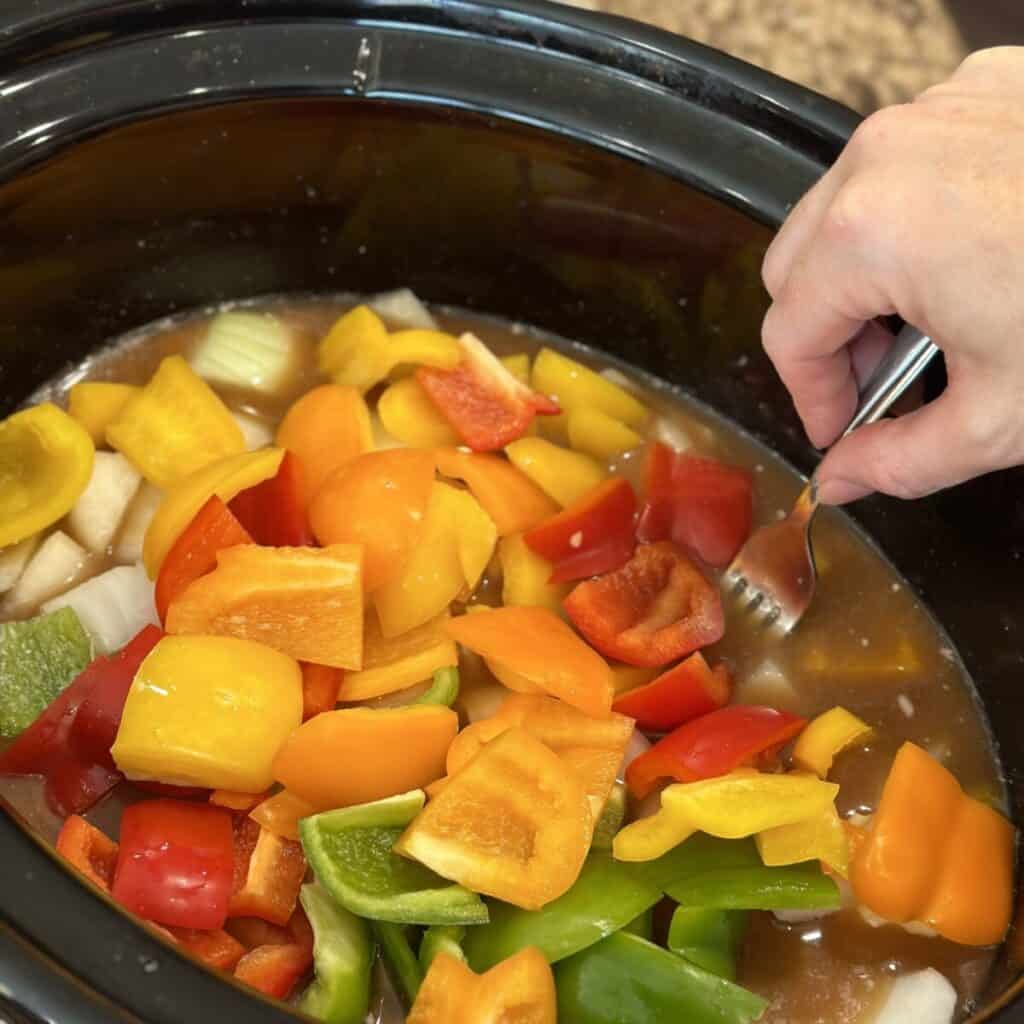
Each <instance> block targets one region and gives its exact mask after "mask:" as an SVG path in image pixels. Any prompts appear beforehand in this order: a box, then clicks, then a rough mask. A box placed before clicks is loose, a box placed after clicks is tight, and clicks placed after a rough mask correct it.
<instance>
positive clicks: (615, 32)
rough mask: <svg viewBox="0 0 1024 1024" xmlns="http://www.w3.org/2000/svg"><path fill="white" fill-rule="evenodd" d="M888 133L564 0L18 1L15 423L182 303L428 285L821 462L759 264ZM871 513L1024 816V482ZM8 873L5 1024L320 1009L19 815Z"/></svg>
mask: <svg viewBox="0 0 1024 1024" xmlns="http://www.w3.org/2000/svg"><path fill="white" fill-rule="evenodd" d="M855 124H856V118H855V116H854V115H853V114H851V113H850V112H848V111H846V110H844V109H843V108H841V107H839V106H837V105H835V104H833V103H831V102H829V101H827V100H825V99H823V98H821V97H819V96H816V95H814V94H813V93H810V92H807V91H806V90H803V89H801V88H799V87H797V86H795V85H792V84H789V83H787V82H783V81H781V80H779V79H777V78H774V77H773V76H771V75H768V74H766V73H764V72H761V71H759V70H757V69H755V68H752V67H749V66H747V65H744V64H742V63H739V62H737V61H735V60H732V59H730V58H728V57H725V56H723V55H721V54H718V53H716V52H714V51H711V50H708V49H706V48H704V47H701V46H698V45H696V44H694V43H690V42H687V41H686V40H683V39H679V38H676V37H673V36H670V35H667V34H665V33H662V32H658V31H656V30H654V29H649V28H645V27H642V26H640V25H637V24H633V23H630V22H626V21H621V20H618V19H613V18H608V17H603V16H598V15H593V14H589V13H586V12H582V11H577V10H575V9H572V8H567V7H562V6H559V5H555V4H550V3H544V2H540V0H508V2H506V3H503V4H502V5H501V6H498V5H497V4H495V3H491V2H489V0H390V2H388V0H162V2H159V3H157V2H155V0H106V2H104V0H31V2H29V0H0V415H6V414H7V413H8V412H9V411H11V410H12V409H13V408H14V407H15V406H17V405H18V403H19V402H21V401H23V400H24V398H25V397H26V396H27V395H28V394H30V393H31V392H32V390H33V389H34V388H35V387H36V386H38V385H39V384H40V383H41V382H42V381H44V380H45V379H46V378H48V377H50V376H51V375H53V374H54V373H56V372H58V371H60V370H61V369H63V368H66V367H67V366H68V365H71V364H74V363H77V362H78V361H79V360H81V359H82V358H83V357H84V356H86V355H87V354H88V353H89V352H90V351H91V350H92V349H94V348H95V347H96V346H98V345H99V344H101V343H102V342H103V341H104V340H105V339H107V338H109V337H110V336H112V335H115V334H119V333H121V332H123V331H124V330H126V329H128V328H130V327H133V326H137V325H140V324H143V323H146V322H147V321H150V320H152V319H155V318H157V317H160V316H164V315H166V314H168V313H173V312H176V311H180V310H185V309H189V308H192V307H196V306H202V305H207V304H209V303H212V302H216V301H220V300H224V299H234V298H244V297H247V296H254V295H261V294H267V293H277V292H309V291H313V292H324V291H338V290H345V291H367V292H370V291H380V290H384V289H387V288H393V287H396V286H398V285H409V286H410V287H412V288H413V289H415V291H416V292H418V293H419V294H420V295H421V296H422V297H424V298H425V299H427V300H429V301H434V302H442V303H453V304H457V305H460V306H466V307H472V308H477V309H479V310H481V311H486V312H490V313H495V314H499V315H503V316H507V317H511V318H514V319H517V320H522V321H526V322H529V323H533V324H536V325H538V326H540V327H542V328H545V329H548V330H552V331H556V332H559V333H562V334H564V335H567V336H569V337H573V338H578V339H580V340H582V341H586V342H588V343H590V344H592V345H594V346H596V347H598V348H600V349H603V350H606V351H608V352H611V353H613V354H615V355H618V356H621V357H623V358H625V359H627V360H629V361H630V362H633V363H635V364H636V365H638V366H640V367H643V368H644V369H647V370H649V371H652V372H654V373H656V374H658V375H660V376H661V377H663V378H665V379H666V380H669V381H671V382H673V383H676V384H678V385H680V386H681V387H683V388H684V389H686V390H688V391H691V392H693V393H695V394H697V395H698V396H699V397H700V398H702V399H704V400H705V401H707V402H709V403H710V404H712V405H713V406H715V407H716V408H717V409H719V410H720V411H722V412H723V413H725V414H726V415H728V416H730V417H732V418H733V419H735V420H736V421H737V422H739V423H740V424H741V425H742V426H744V427H745V428H747V429H748V430H750V431H752V432H753V433H754V434H755V435H756V436H758V437H759V438H761V439H762V440H764V441H766V442H767V443H769V444H770V445H771V446H772V447H774V448H776V449H777V450H779V451H780V452H782V454H783V455H785V456H786V457H787V458H789V459H790V460H791V461H792V462H793V463H795V464H796V465H797V466H798V467H799V468H800V469H802V470H804V471H807V470H809V469H810V468H811V467H812V466H813V463H814V458H815V455H814V453H813V452H812V451H811V449H810V448H809V447H808V446H807V443H806V441H805V440H804V437H803V433H802V431H801V430H800V428H799V425H798V422H797V420H796V418H795V415H794V413H793V411H792V408H791V405H790V402H789V400H788V398H787V396H786V395H785V393H784V392H783V391H782V389H781V386H780V385H779V383H778V382H777V380H776V379H775V377H774V375H773V373H772V371H771V369H770V367H769V366H768V364H767V362H766V360H765V358H764V356H763V355H762V353H761V351H760V346H759V320H760V316H761V314H762V312H763V309H764V301H765V298H764V295H763V292H762V291H761V288H760V281H759V266H760V258H761V254H762V253H763V251H764V248H765V246H766V244H767V242H768V240H769V238H770V236H771V231H772V229H773V228H774V227H775V226H777V225H778V223H779V222H780V221H781V220H782V218H783V217H784V216H785V213H786V211H787V210H788V209H789V208H790V207H791V206H792V204H793V203H794V202H795V201H796V200H797V199H798V198H799V196H800V195H801V194H802V193H803V192H804V191H805V190H806V189H807V188H808V187H809V186H810V184H811V183H812V182H813V181H814V180H815V179H816V178H817V177H818V176H819V175H820V174H821V173H822V172H823V170H824V169H825V168H826V167H827V166H828V164H829V163H830V162H831V161H832V160H833V159H834V158H835V157H836V155H837V154H838V152H839V151H840V149H841V148H842V145H843V142H844V140H845V139H846V138H847V136H848V135H849V133H850V132H851V131H852V129H853V128H854V126H855ZM712 276H713V279H714V286H713V287H708V286H707V285H708V280H709V278H710V277H712ZM854 514H855V516H856V517H857V518H858V519H859V520H860V521H861V523H862V524H863V525H864V526H865V527H866V528H867V530H868V531H869V532H870V533H871V535H872V536H873V537H874V538H875V539H876V540H877V541H878V542H879V544H880V545H881V546H882V548H883V549H884V550H885V552H886V553H887V554H888V555H889V556H890V557H891V558H892V560H893V561H894V563H895V564H896V566H897V567H898V568H899V569H900V570H901V571H902V572H903V573H904V574H905V575H906V576H907V578H908V579H909V580H910V581H911V582H912V583H913V584H914V586H915V587H916V588H917V589H918V590H919V591H920V593H921V595H922V597H923V599H924V600H925V601H926V603H927V604H928V605H929V606H930V607H931V608H932V609H933V610H934V612H935V614H936V615H937V617H938V619H939V620H940V621H941V622H942V623H943V624H944V626H945V627H946V628H947V629H948V631H949V633H950V636H951V637H952V639H953V641H954V642H955V644H956V645H957V647H958V649H959V650H960V652H961V654H962V655H963V658H964V660H965V662H966V664H967V667H968V669H969V671H970V672H971V674H972V676H973V678H974V679H975V681H976V682H977V685H978V688H979V691H980V694H981V697H982V699H983V701H984V703H985V706H986V709H987V711H988V714H989V717H990V720H991V722H992V725H993V728H994V731H995V735H996V739H997V742H998V744H999V750H1000V754H1001V756H1002V759H1003V763H1004V765H1005V768H1006V771H1007V775H1008V778H1009V783H1010V788H1011V794H1012V799H1013V802H1014V803H1013V806H1014V809H1015V814H1016V817H1017V820H1018V822H1019V821H1020V820H1021V819H1022V817H1024V815H1022V810H1024V728H1022V727H1021V725H1020V721H1021V717H1022V716H1024V698H1022V693H1024V690H1022V689H1021V685H1020V676H1021V662H1022V657H1021V651H1022V648H1024V645H1022V637H1021V624H1020V623H1021V616H1020V614H1019V612H1020V609H1021V607H1022V603H1021V597H1020V587H1019V585H1018V580H1019V578H1020V572H1019V569H1018V568H1017V566H1018V564H1019V563H1018V562H1017V558H1018V557H1019V555H1020V552H1021V548H1020V545H1021V543H1022V538H1024V480H1022V478H1021V475H1020V473H1018V472H1011V473H1004V474H1000V475H997V476H994V477H991V478H989V479H987V480H984V481H981V482H978V483H975V484H972V485H969V486H966V487H962V488H958V489H957V490H955V491H953V492H949V493H947V494H945V495H942V496H938V497H935V498H931V499H928V500H926V501H922V502H915V503H913V504H900V503H898V502H894V501H890V500H884V499H872V500H870V501H866V502H862V503H859V504H858V506H857V507H856V508H855V510H854ZM0 866H2V870H0V1019H2V1020H10V1021H14V1022H18V1024H21V1022H37V1021H52V1022H58V1024H100V1022H103V1024H107V1022H110V1021H144V1022H146V1024H181V1022H182V1021H189V1022H190V1024H204V1022H222V1021H234V1020H243V1019H244V1020H246V1021H248V1022H250V1024H265V1022H267V1024H269V1022H271V1021H282V1020H285V1019H288V1015H287V1011H285V1010H284V1009H282V1008H281V1007H280V1006H279V1005H276V1004H274V1003H272V1002H269V1001H266V1000H262V999H260V998H259V997H256V996H252V995H249V994H247V993H246V992H245V991H243V990H242V989H241V988H238V987H235V986H234V985H233V984H232V983H231V982H228V981H225V980H224V979H222V978H220V977H215V976H214V975H212V974H209V973H207V972H206V971H204V970H203V969H202V968H200V967H197V966H196V965H194V964H193V963H191V962H190V961H188V960H186V959H184V958H182V957H180V956H178V955H177V954H176V953H174V952H173V951H172V950H170V949H169V948H167V947H165V946H163V945H162V944H161V943H159V942H158V941H157V940H156V939H154V938H152V937H151V936H150V935H149V934H148V933H147V932H145V931H143V930H142V929H141V928H139V927H138V926H137V925H135V924H134V923H133V922H132V921H131V920H129V918H127V917H126V916H124V915H123V914H122V913H121V912H120V911H118V910H117V909H116V908H115V907H114V906H113V905H112V904H110V903H108V902H106V901H105V900H103V899H102V898H101V897H100V896H98V895H96V894H94V893H93V892H92V891H90V890H89V889H87V888H86V887H85V886H83V885H81V884H80V883H79V882H78V881H77V879H76V878H74V877H73V876H72V875H71V874H70V873H69V872H68V871H67V870H66V869H65V868H64V867H62V866H61V864H60V863H59V862H58V860H57V859H56V858H55V856H54V855H53V854H52V853H51V852H50V851H49V850H48V849H46V848H45V847H43V846H42V845H41V844H40V843H38V842H37V841H36V840H35V839H34V838H33V837H32V836H31V835H30V834H29V833H28V832H27V831H25V830H24V829H23V828H22V827H21V826H20V825H19V824H18V822H17V821H16V820H15V819H14V817H13V815H11V814H10V813H8V812H6V811H4V810H2V809H0ZM1020 991H1021V982H1020V979H1019V978H1017V977H1016V976H1015V974H1014V972H1013V971H1012V970H1011V968H1010V967H1009V966H1008V965H1006V964H1002V965H1000V966H999V967H998V968H997V970H996V973H995V975H994V976H993V979H992V982H991V985H990V988H989V992H988V995H987V997H986V1000H987V1002H986V1006H985V1008H984V1009H983V1010H982V1011H981V1013H980V1014H979V1016H978V1018H977V1019H979V1020H981V1019H986V1017H989V1019H998V1020H999V1021H1000V1022H1003V1024H1009V1022H1014V1021H1017V1022H1022V1024H1024V1005H1022V1004H1021V1002H1020Z"/></svg>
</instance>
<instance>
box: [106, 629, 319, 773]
mask: <svg viewBox="0 0 1024 1024" xmlns="http://www.w3.org/2000/svg"><path fill="white" fill-rule="evenodd" d="M301 722H302V672H301V671H300V669H299V665H298V663H297V662H296V661H295V660H294V659H292V658H289V657H288V656H287V655H286V654H281V653H280V652H279V651H275V650H273V649H272V648H270V647H265V646H264V645H263V644H257V643H252V642H251V641H248V640H237V639H235V638H234V637H223V636H169V637H164V639H162V640H161V641H160V642H159V643H158V644H157V645H156V646H155V647H154V648H153V650H152V651H151V652H150V653H149V655H148V656H147V657H146V659H145V661H143V663H142V664H141V665H140V666H139V671H138V672H137V673H136V676H135V680H134V682H133V683H132V685H131V689H130V690H129V691H128V699H127V700H126V701H125V705H124V714H123V716H122V718H121V725H120V727H119V728H118V730H117V739H116V740H115V741H114V746H113V748H112V749H111V754H112V755H113V757H114V763H115V764H116V765H117V767H118V768H119V769H120V770H121V771H122V772H124V773H125V775H126V776H128V778H130V779H145V780H156V781H158V782H167V783H171V784H173V785H181V786H203V787H206V788H209V789H232V790H237V791H239V792H244V793H259V792H262V791H263V790H265V789H267V788H268V787H269V786H270V784H271V783H272V782H273V781H274V776H273V772H272V771H271V765H272V763H273V760H274V756H275V755H276V754H277V751H278V749H279V748H280V747H281V745H282V744H283V743H284V741H285V740H286V739H287V738H288V736H289V735H290V734H291V733H292V732H293V731H294V730H295V729H297V728H298V727H299V725H300V724H301Z"/></svg>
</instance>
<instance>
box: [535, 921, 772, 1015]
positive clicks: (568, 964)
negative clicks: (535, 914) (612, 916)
mask: <svg viewBox="0 0 1024 1024" xmlns="http://www.w3.org/2000/svg"><path fill="white" fill-rule="evenodd" d="M555 984H556V985H557V987H558V1021H559V1024H651V1022H653V1021H666V1022H668V1021H685V1022H686V1024H750V1022H751V1021H755V1020H757V1018H758V1017H760V1016H761V1014H762V1013H764V1011H765V1009H766V1007H767V1006H768V1003H767V1002H766V1001H765V1000H764V999H762V998H761V997H760V996H757V995H754V993H753V992H748V991H747V990H746V989H743V988H740V987H739V986H738V985H734V984H733V983H732V982H731V981H726V980H725V979H724V978H716V977H715V976H714V975H713V974H709V973H708V972H707V971H703V970H701V969H700V968H699V967H695V966H694V965H693V964H691V963H687V961H686V960H684V959H683V958H682V957H680V956H676V955H675V953H670V952H668V950H665V949H662V948H661V947H660V946H656V945H654V943H653V942H648V941H647V940H646V939H641V938H640V937H639V936H637V935H631V934H629V933H628V932H616V933H615V934H614V935H609V936H608V938H606V939H603V940H602V941H601V942H599V943H597V944H596V945H593V946H591V947H590V948H589V949H585V950H583V952H582V953H577V954H576V955H575V956H573V957H570V958H569V959H568V960H564V961H563V962H562V963H560V964H559V965H558V966H557V967H556V968H555Z"/></svg>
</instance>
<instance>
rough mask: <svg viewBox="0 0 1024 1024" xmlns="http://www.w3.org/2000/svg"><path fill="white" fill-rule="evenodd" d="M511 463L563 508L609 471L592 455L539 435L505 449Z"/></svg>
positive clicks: (581, 496)
mask: <svg viewBox="0 0 1024 1024" xmlns="http://www.w3.org/2000/svg"><path fill="white" fill-rule="evenodd" d="M505 451H506V453H507V455H508V457H509V459H510V460H511V462H512V465H513V466H515V467H516V468H517V469H519V470H521V471H522V472H523V473H525V474H526V476H528V477H529V478H530V479H531V480H532V481H533V482H534V483H535V484H536V485H537V486H538V487H539V488H540V489H541V490H542V491H543V492H544V493H545V494H546V495H548V497H550V498H552V499H553V500H554V501H556V502H557V503H558V504H559V505H561V506H562V508H566V507H567V506H569V505H572V504H574V503H575V502H577V501H581V500H582V499H583V498H584V497H586V495H587V494H589V493H590V492H591V491H593V489H594V488H595V487H597V485H598V484H600V483H601V482H602V481H603V480H604V479H605V477H607V476H608V473H607V472H606V470H605V469H604V467H603V466H602V465H601V464H600V463H599V462H597V461H595V460H594V459H592V458H591V457H590V456H589V455H581V454H580V453H579V452H571V451H569V449H568V448H560V447H559V446H558V445H556V444H552V443H551V442H550V441H545V440H544V439H543V438H540V437H524V438H522V439H521V440H519V441H513V442H512V444H510V445H508V446H507V447H506V449H505Z"/></svg>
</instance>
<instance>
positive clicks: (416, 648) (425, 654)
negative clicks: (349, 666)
mask: <svg viewBox="0 0 1024 1024" xmlns="http://www.w3.org/2000/svg"><path fill="white" fill-rule="evenodd" d="M449 618H450V616H449V614H448V612H447V610H445V611H444V612H442V613H441V614H440V615H439V616H438V617H437V618H436V619H431V620H430V621H429V622H425V623H424V624H423V625H422V626H418V627H417V628H416V629H410V630H409V631H408V632H407V633H403V634H402V635H401V636H397V637H392V638H391V639H388V638H387V637H385V636H384V635H383V633H381V630H380V622H379V621H378V619H377V616H376V615H367V616H366V625H365V627H364V630H363V669H362V671H361V672H347V673H346V674H345V679H344V681H343V682H342V684H341V691H340V693H339V694H338V699H339V700H343V701H350V700H369V699H370V698H372V697H380V696H382V695H383V694H385V693H394V692H395V691H396V690H404V689H405V688H406V687H407V686H414V685H415V684H416V683H420V682H423V680H424V679H429V678H430V677H431V676H432V675H433V674H434V672H436V671H437V670H438V669H439V668H445V667H447V666H449V665H457V664H458V662H459V653H458V649H457V648H456V646H455V641H453V640H452V639H451V637H449V636H448V633H447V631H446V629H445V624H446V623H447V622H448V619H449Z"/></svg>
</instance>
